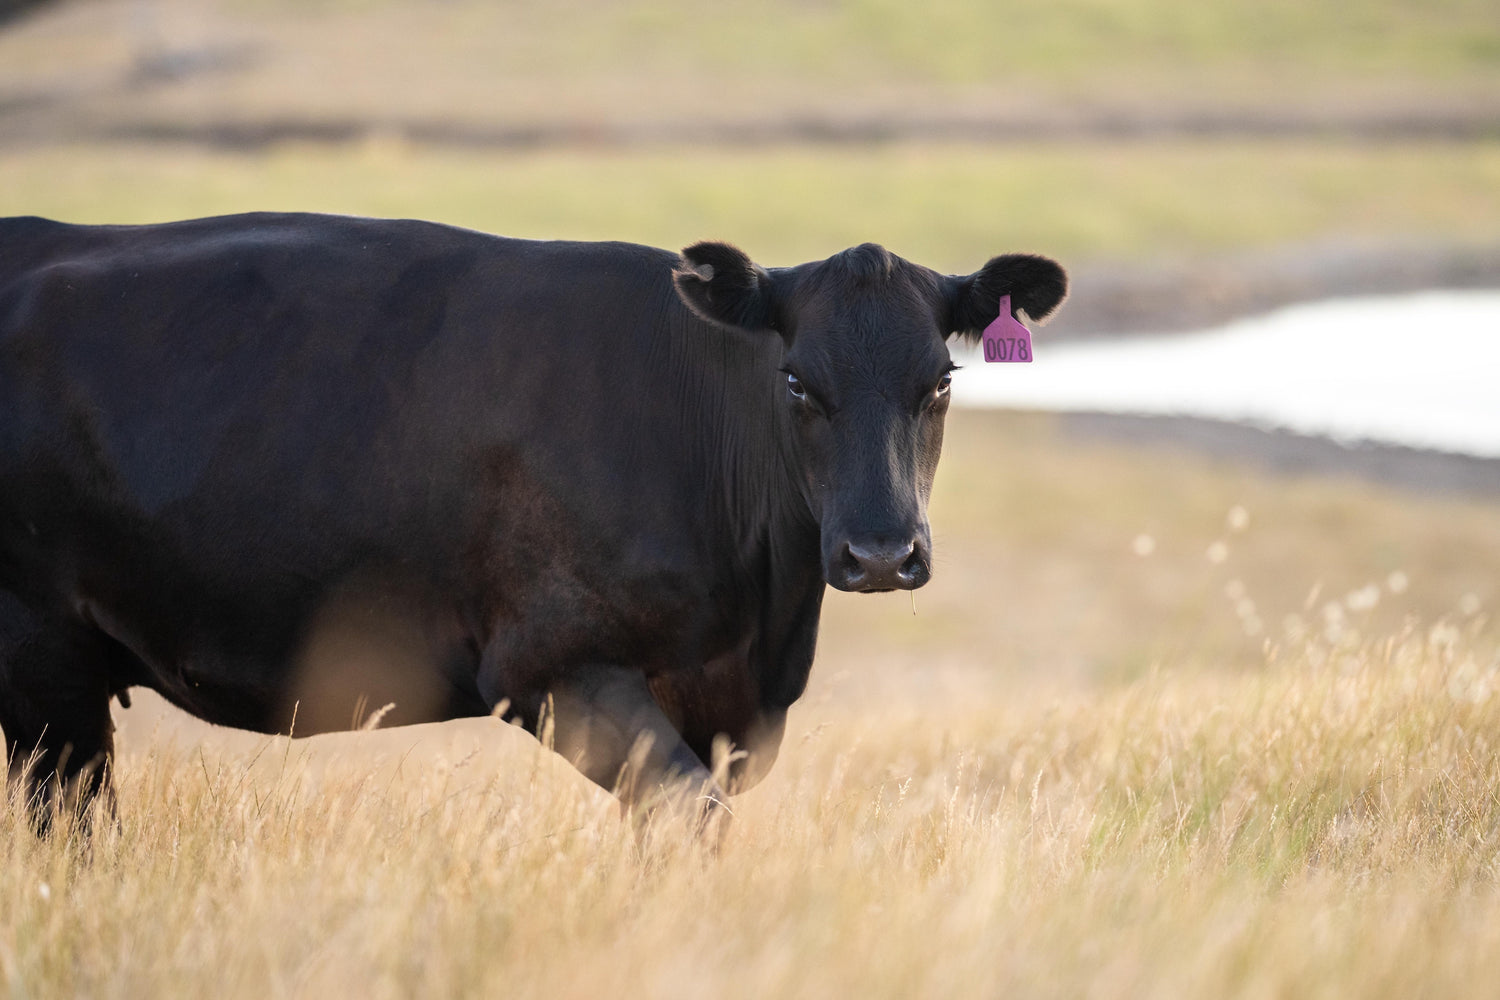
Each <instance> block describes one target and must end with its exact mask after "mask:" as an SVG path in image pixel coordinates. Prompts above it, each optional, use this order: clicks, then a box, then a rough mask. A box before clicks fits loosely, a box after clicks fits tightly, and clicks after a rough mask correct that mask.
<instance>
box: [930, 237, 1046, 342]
mask: <svg viewBox="0 0 1500 1000" xmlns="http://www.w3.org/2000/svg"><path fill="white" fill-rule="evenodd" d="M1067 294H1068V275H1067V272H1066V271H1064V270H1063V269H1062V267H1060V266H1059V265H1058V263H1057V261H1055V260H1052V259H1050V258H1048V257H1039V256H1036V255H1034V254H1025V253H1008V254H1002V255H1000V256H999V257H994V258H991V259H990V261H989V263H987V264H985V265H984V267H982V268H980V269H979V270H978V271H975V272H974V273H973V274H970V275H966V276H955V277H952V278H949V279H948V302H949V309H950V314H949V329H950V330H951V331H952V332H953V333H955V334H958V335H959V336H960V337H963V338H964V339H965V340H968V341H970V342H973V341H977V340H978V339H979V335H980V334H981V333H982V332H983V331H984V328H985V327H987V326H989V325H990V324H991V323H993V322H994V321H995V317H996V316H998V315H999V314H1000V296H1002V295H1009V296H1010V305H1011V309H1012V310H1015V311H1018V312H1019V311H1024V312H1025V313H1026V315H1027V316H1029V317H1030V318H1031V319H1033V320H1038V321H1040V320H1043V319H1046V318H1047V317H1048V316H1050V315H1051V314H1052V313H1053V312H1054V311H1056V309H1057V307H1058V306H1059V305H1061V304H1062V301H1063V299H1064V298H1066V297H1067Z"/></svg>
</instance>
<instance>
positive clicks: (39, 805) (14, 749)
mask: <svg viewBox="0 0 1500 1000" xmlns="http://www.w3.org/2000/svg"><path fill="white" fill-rule="evenodd" d="M110 655H111V650H110V649H109V645H108V640H107V639H106V638H105V637H104V636H102V635H100V634H99V633H98V632H97V631H95V630H93V629H90V628H88V627H86V626H83V625H79V624H76V623H72V622H64V621H57V620H48V619H46V618H42V617H40V616H37V615H34V614H33V613H32V612H30V611H29V610H27V609H26V608H24V607H23V606H22V605H20V604H19V602H17V601H15V600H14V599H13V598H12V597H10V595H8V594H6V593H4V592H3V591H0V729H3V730H4V731H5V752H6V759H7V761H8V763H9V777H10V783H11V786H12V787H13V788H16V789H17V790H19V791H20V792H21V794H22V795H23V796H24V799H25V803H26V806H27V808H28V810H29V811H30V814H31V819H32V822H33V825H34V826H35V827H36V830H37V832H38V833H45V832H46V831H47V830H48V829H49V828H50V826H51V824H52V822H53V820H54V819H55V818H56V817H57V816H58V815H59V814H60V813H61V814H67V815H75V816H78V817H80V818H82V819H84V820H87V818H88V807H89V806H90V804H92V803H93V802H94V801H95V800H96V799H98V798H99V797H100V796H101V795H103V796H104V801H105V803H106V805H108V806H110V807H112V806H113V792H112V790H111V788H110V773H109V772H110V764H111V757H112V756H113V753H114V723H113V720H111V718H110V714H109V698H110V683H109V661H110Z"/></svg>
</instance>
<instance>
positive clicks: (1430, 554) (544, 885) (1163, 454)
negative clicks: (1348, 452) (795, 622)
mask: <svg viewBox="0 0 1500 1000" xmlns="http://www.w3.org/2000/svg"><path fill="white" fill-rule="evenodd" d="M939 477H940V478H939V483H938V487H937V494H936V496H935V498H934V510H933V518H934V526H935V532H936V537H937V544H938V546H939V548H938V559H939V561H938V564H937V577H936V579H935V580H934V582H933V583H932V584H931V585H930V586H929V587H928V588H926V589H924V590H922V591H920V592H918V593H917V595H916V611H917V613H916V615H915V616H913V614H912V610H911V606H910V603H909V601H908V598H907V597H906V595H890V596H886V597H870V598H863V599H862V598H858V597H853V596H849V595H832V596H831V598H830V601H829V607H828V616H827V624H826V626H825V629H824V633H823V637H822V641H821V647H820V649H821V652H820V656H819V661H818V664H817V667H816V668H815V671H814V677H813V684H812V687H811V689H810V691H809V693H808V696H807V697H806V698H805V699H804V700H803V701H802V702H800V703H799V704H798V705H797V706H796V707H795V708H794V709H793V713H792V717H791V722H790V725H789V729H788V737H787V742H786V745H785V748H784V751H783V754H782V757H781V759H780V760H779V761H778V762H777V764H776V767H775V769H774V771H773V772H772V774H771V776H770V777H769V778H768V779H767V780H766V781H765V782H764V783H763V784H762V785H761V786H759V787H758V788H756V789H754V790H752V791H750V792H749V793H747V794H745V795H742V796H740V797H739V798H737V799H736V800H735V801H734V803H733V808H734V812H735V820H734V823H733V824H732V826H731V827H730V829H729V832H728V834H727V836H726V837H725V839H724V841H723V843H722V846H721V848H720V849H719V850H718V851H717V852H714V851H712V850H709V849H707V848H705V847H703V846H701V845H700V844H698V843H695V842H694V841H693V840H692V838H691V837H690V836H689V835H688V833H687V831H686V829H685V827H684V825H683V824H682V823H681V822H679V821H676V820H673V819H671V818H661V819H659V820H658V821H657V822H656V824H655V826H654V827H653V828H651V829H650V830H649V832H648V833H647V835H646V836H644V837H637V835H636V834H635V833H634V832H633V831H632V828H631V827H630V826H629V825H628V824H626V823H624V822H622V820H621V819H620V817H619V815H618V811H617V809H616V807H615V805H614V804H613V801H612V800H611V799H610V798H609V797H608V796H606V795H604V794H603V793H602V792H600V791H597V790H596V789H594V788H593V786H591V785H589V784H588V783H587V782H586V781H585V780H584V779H582V778H581V777H579V776H578V775H577V774H576V773H575V772H573V771H572V770H571V769H570V768H569V767H568V766H567V765H565V764H564V763H563V762H562V761H561V760H560V759H558V758H555V757H554V756H553V755H551V754H550V753H549V752H548V751H545V750H543V749H542V748H541V747H540V746H539V745H538V744H537V742H536V741H535V740H534V739H532V738H531V737H530V736H529V735H526V734H524V733H521V732H519V731H517V730H515V729H513V728H510V727H508V726H505V725H504V724H502V723H500V722H498V721H492V720H491V721H481V720H476V721H472V722H465V723H454V724H448V725H445V726H428V727H414V728H411V729H399V730H390V731H385V732H373V733H357V734H347V735H338V736H328V737H316V738H313V739H311V740H306V741H288V740H285V739H280V738H264V737H258V736H253V735H250V734H245V733H235V732H228V731H223V730H213V729H211V728H210V727H207V726H204V725H202V724H200V723H197V722H195V721H193V720H188V719H185V718H184V717H182V716H181V715H180V714H178V713H176V712H175V710H172V709H169V708H166V707H164V706H162V705H161V704H160V703H159V702H157V701H155V700H153V699H151V698H150V697H148V696H141V695H138V699H137V702H136V705H135V707H134V708H132V709H131V710H129V711H123V712H122V711H117V713H116V715H117V718H118V719H119V721H120V733H119V745H120V758H119V768H118V786H119V798H120V805H119V820H118V823H117V824H116V825H113V826H111V825H109V824H105V825H104V827H103V829H102V830H101V831H100V832H99V833H98V834H97V835H96V836H95V837H94V838H93V840H92V842H90V843H88V844H84V843H81V842H80V841H79V840H78V839H77V838H76V837H75V838H64V837H54V838H52V839H51V840H48V841H45V842H38V841H36V840H35V839H34V838H33V837H32V836H31V835H30V833H29V831H28V830H27V829H26V827H25V826H24V823H23V820H22V819H21V817H20V815H19V813H18V812H17V810H16V809H15V808H14V806H13V807H12V808H11V809H10V810H9V811H6V812H4V813H3V814H0V982H4V983H5V988H6V989H7V990H8V993H9V995H10V996H14V997H54V996H87V997H99V998H108V997H158V996H226V997H283V996H285V997H326V996H372V997H399V996H412V995H422V996H488V995H496V994H501V995H505V996H515V997H530V996H535V997H596V996H606V995H607V996H659V997H677V996H682V997H688V996H702V995H717V996H727V997H766V996H808V997H814V996H816V997H824V996H872V997H910V996H933V997H949V996H998V995H1010V996H1090V997H1170V998H1176V997H1231V996H1233V997H1338V998H1346V997H1413V996H1432V997H1455V996H1478V995H1486V994H1488V993H1489V992H1491V991H1492V990H1493V984H1494V982H1495V981H1496V976H1497V974H1500V947H1497V946H1500V891H1497V887H1496V884H1495V883H1496V874H1497V871H1496V863H1497V860H1500V853H1497V852H1500V797H1497V793H1500V757H1497V756H1496V753H1495V748H1496V746H1497V745H1500V697H1496V695H1497V694H1500V691H1497V688H1500V656H1497V643H1496V631H1495V629H1494V627H1493V624H1492V623H1491V618H1490V612H1491V609H1492V608H1493V607H1494V604H1495V602H1496V600H1497V599H1500V589H1497V581H1496V577H1495V575H1494V567H1495V566H1496V565H1497V560H1500V517H1497V516H1496V515H1497V509H1496V504H1495V502H1493V501H1489V500H1463V499H1456V498H1442V497H1429V496H1415V495H1409V494H1402V493H1397V492H1392V491H1389V490H1386V489H1383V488H1379V487H1375V486H1371V485H1368V484H1365V483H1361V482H1358V481H1353V480H1337V479H1326V478H1318V477H1311V478H1298V479H1282V478H1277V477H1273V476H1270V475H1268V474H1265V473H1262V472H1258V471H1256V470H1255V469H1253V468H1251V467H1246V466H1239V465H1233V464H1225V463H1222V462H1215V461H1211V460H1208V459H1204V458H1200V457H1196V456H1193V455H1188V454H1183V453H1178V452H1174V451H1171V450H1164V449H1153V448H1147V447H1139V448H1137V447H1129V446H1119V445H1113V446H1106V445H1099V444H1089V443H1085V442H1080V441H1078V440H1075V439H1073V438H1071V437H1069V436H1068V435H1067V434H1066V433H1064V432H1063V430H1062V429H1061V428H1060V425H1059V424H1057V423H1056V422H1055V421H1054V420H1052V419H1051V418H1046V417H1035V416H1019V415H1014V414H1005V413H984V412H975V411H955V412H954V413H953V415H952V418H951V429H950V435H949V443H948V445H947V455H946V457H945V464H944V466H943V468H942V469H941V470H940V472H939ZM1236 508H1238V509H1236ZM1141 535H1148V536H1149V537H1150V538H1151V539H1152V541H1153V543H1154V547H1152V548H1151V551H1150V552H1149V554H1146V555H1141V554H1139V553H1140V552H1141V551H1144V550H1145V549H1146V548H1147V546H1145V545H1143V544H1142V543H1140V541H1139V538H1140V536H1141ZM1216 543H1217V545H1218V546H1222V549H1220V548H1218V547H1217V546H1216ZM1246 601H1249V602H1252V603H1253V608H1247V607H1246V605H1245V603H1244V602H1246ZM1256 626H1258V629H1257V627H1256ZM1251 633H1254V634H1251Z"/></svg>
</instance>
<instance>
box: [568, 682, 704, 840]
mask: <svg viewBox="0 0 1500 1000" xmlns="http://www.w3.org/2000/svg"><path fill="white" fill-rule="evenodd" d="M549 694H550V695H551V699H550V700H551V706H552V707H551V712H552V745H553V749H555V750H556V751H557V752H558V753H559V754H561V755H562V756H564V757H565V758H567V759H568V760H569V761H570V762H571V763H572V764H573V766H575V767H577V768H578V770H580V771H582V772H583V773H584V774H585V775H587V776H588V778H589V779H590V780H591V781H593V782H595V783H596V784H598V785H600V786H602V787H604V788H606V789H609V790H610V791H612V792H614V793H615V794H616V795H617V796H618V797H619V798H620V801H621V803H622V804H623V805H624V806H625V807H626V808H627V809H630V810H636V811H639V812H647V813H649V812H650V811H652V810H654V809H656V808H657V807H658V806H661V805H672V806H675V807H677V808H682V809H684V810H686V811H687V812H689V813H690V814H691V815H692V816H694V817H695V819H696V821H697V822H698V823H699V825H700V826H702V825H706V824H708V823H710V822H711V821H715V819H716V817H720V816H721V814H723V813H725V812H726V811H727V810H725V808H724V802H725V798H726V797H725V795H724V793H723V792H722V791H721V790H720V789H719V787H718V785H717V783H716V782H715V781H714V778H713V775H712V774H711V773H710V772H709V770H708V768H707V767H705V766H704V764H703V761H701V760H699V759H698V756H697V755H696V754H695V753H693V751H692V750H691V749H690V748H689V747H688V745H687V744H686V743H685V742H684V741H683V739H682V736H681V734H679V733H678V732H677V729H676V728H675V727H674V726H673V725H672V723H671V721H670V720H669V719H668V718H667V717H666V715H665V714H663V713H662V710H661V707H660V706H659V705H657V703H656V699H654V698H653V697H652V696H651V691H650V689H649V688H648V687H647V685H646V678H645V676H644V675H643V674H641V672H640V671H638V670H627V669H624V668H621V667H601V666H593V667H587V668H584V669H582V670H578V671H575V672H571V673H570V675H569V677H568V678H567V679H566V681H565V682H561V683H557V684H554V685H553V686H552V687H551V689H550V691H549Z"/></svg>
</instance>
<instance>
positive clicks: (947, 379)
mask: <svg viewBox="0 0 1500 1000" xmlns="http://www.w3.org/2000/svg"><path fill="white" fill-rule="evenodd" d="M951 388H953V373H952V372H943V377H942V378H940V379H938V384H937V388H936V389H934V390H933V391H934V392H936V393H937V394H938V395H939V396H946V395H948V390H949V389H951Z"/></svg>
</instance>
